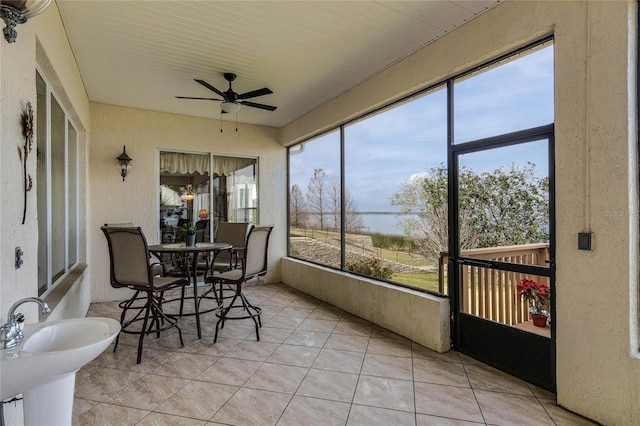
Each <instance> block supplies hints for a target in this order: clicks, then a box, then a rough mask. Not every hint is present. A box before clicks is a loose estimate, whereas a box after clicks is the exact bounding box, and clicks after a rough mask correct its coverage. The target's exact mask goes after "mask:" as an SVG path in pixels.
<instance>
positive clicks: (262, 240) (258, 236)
mask: <svg viewBox="0 0 640 426" xmlns="http://www.w3.org/2000/svg"><path fill="white" fill-rule="evenodd" d="M272 230H273V226H252V227H251V228H250V229H249V233H248V234H247V241H246V243H245V244H246V245H245V247H246V251H245V260H244V263H243V275H244V279H245V280H248V279H251V278H253V277H257V276H260V275H264V274H266V273H267V258H268V256H267V255H268V251H267V249H268V247H269V236H270V235H271V231H272Z"/></svg>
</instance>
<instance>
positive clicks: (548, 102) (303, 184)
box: [290, 45, 554, 212]
mask: <svg viewBox="0 0 640 426" xmlns="http://www.w3.org/2000/svg"><path fill="white" fill-rule="evenodd" d="M446 101H447V97H446V89H445V86H444V85H442V87H440V88H437V89H436V90H433V91H430V92H429V93H427V94H426V95H423V96H421V97H419V98H416V99H413V100H411V101H408V102H405V103H404V104H402V105H399V106H395V107H393V108H391V109H389V110H386V111H384V112H381V113H378V114H376V115H373V116H369V117H365V118H364V119H363V120H361V121H359V122H356V123H353V124H351V125H348V126H346V127H345V182H346V188H347V190H348V191H349V194H350V196H351V197H352V198H353V200H354V201H355V204H356V207H357V210H358V211H376V212H389V211H397V210H398V209H397V208H396V207H394V206H391V204H390V202H389V199H390V197H391V196H392V194H393V193H394V192H396V191H398V190H399V189H400V188H401V186H402V184H403V183H404V182H407V181H408V180H409V179H410V178H411V176H414V175H419V174H423V173H425V172H426V171H427V170H429V169H430V168H432V167H438V166H440V165H443V166H446V163H447V114H446V112H447V111H446V109H447V104H446ZM553 102H554V99H553V46H552V45H550V46H547V47H544V48H542V49H539V50H535V51H534V52H533V53H529V54H525V55H522V56H520V57H518V58H516V59H514V60H512V61H509V62H505V63H503V64H500V65H499V66H497V67H495V68H492V69H490V70H488V71H485V72H480V73H476V74H475V75H471V76H470V77H467V78H465V79H461V80H459V81H456V83H455V87H454V123H455V124H454V135H455V143H463V142H468V141H472V140H477V139H482V138H485V137H490V136H496V135H500V134H505V133H509V132H513V131H517V130H523V129H526V128H531V127H537V126H541V125H546V124H551V123H553V116H554V108H553ZM547 146H548V145H547V142H546V141H536V142H530V143H526V144H521V145H516V146H510V147H506V148H499V149H493V150H490V151H481V152H476V153H472V154H467V155H464V156H462V157H460V164H461V165H462V164H464V165H465V166H467V167H468V168H471V169H472V170H474V171H476V172H478V173H481V172H485V171H493V170H495V169H497V168H500V167H502V166H509V165H511V164H512V163H515V164H516V165H525V164H527V162H531V163H533V164H535V165H536V168H535V170H536V174H537V175H538V176H547V174H548V159H547ZM339 153H340V134H339V131H338V130H336V131H334V132H331V133H329V134H326V135H323V136H321V137H319V138H316V139H314V140H312V141H309V142H307V143H305V144H304V150H303V151H302V152H301V153H298V154H295V155H291V157H290V159H291V161H290V166H291V172H290V175H291V184H292V185H293V184H297V185H298V186H299V187H300V189H301V190H302V192H303V193H306V192H307V185H308V182H309V179H310V178H311V176H312V175H313V171H314V169H320V168H321V169H323V170H324V171H325V173H326V174H327V175H329V176H335V177H336V178H338V177H339V175H340V157H339Z"/></svg>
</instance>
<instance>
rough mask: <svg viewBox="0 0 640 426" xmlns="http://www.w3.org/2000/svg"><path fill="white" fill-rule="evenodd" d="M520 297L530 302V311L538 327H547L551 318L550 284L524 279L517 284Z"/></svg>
mask: <svg viewBox="0 0 640 426" xmlns="http://www.w3.org/2000/svg"><path fill="white" fill-rule="evenodd" d="M517 289H518V298H519V299H521V300H524V301H526V302H528V304H529V313H530V314H531V319H533V325H535V326H536V327H546V326H547V320H548V319H549V297H550V293H549V286H548V285H546V284H540V283H539V282H537V281H533V280H527V279H523V280H521V281H520V284H518V286H517Z"/></svg>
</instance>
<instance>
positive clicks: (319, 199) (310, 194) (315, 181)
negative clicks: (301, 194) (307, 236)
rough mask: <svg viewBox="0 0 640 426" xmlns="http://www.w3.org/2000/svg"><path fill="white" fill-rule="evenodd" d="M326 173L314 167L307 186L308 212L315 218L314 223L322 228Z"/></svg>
mask: <svg viewBox="0 0 640 426" xmlns="http://www.w3.org/2000/svg"><path fill="white" fill-rule="evenodd" d="M327 179H328V178H327V174H326V173H325V172H324V170H322V169H314V170H313V177H311V179H310V180H309V185H308V186H307V202H308V203H309V212H310V213H311V214H312V215H313V216H314V218H315V221H314V222H315V224H316V226H318V227H319V228H320V229H324V215H325V211H326V209H327V194H326V191H327V188H326V186H327Z"/></svg>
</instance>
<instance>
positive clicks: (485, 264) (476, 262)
mask: <svg viewBox="0 0 640 426" xmlns="http://www.w3.org/2000/svg"><path fill="white" fill-rule="evenodd" d="M458 263H459V264H461V265H471V266H479V267H481V268H490V269H496V266H495V265H494V264H493V263H488V262H481V261H479V260H468V259H458Z"/></svg>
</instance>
